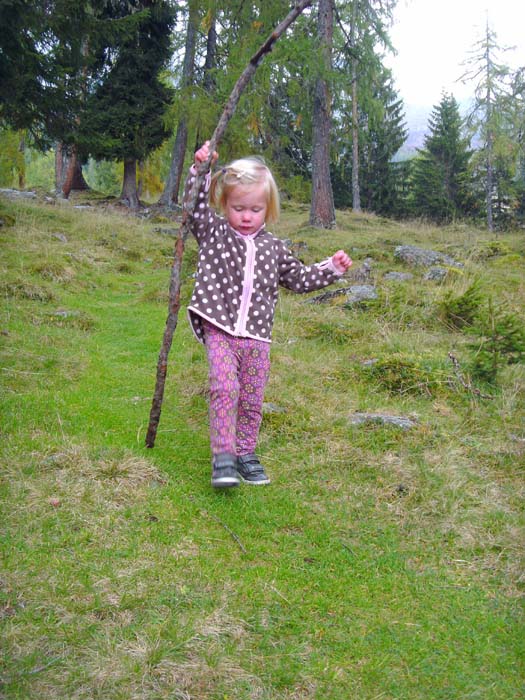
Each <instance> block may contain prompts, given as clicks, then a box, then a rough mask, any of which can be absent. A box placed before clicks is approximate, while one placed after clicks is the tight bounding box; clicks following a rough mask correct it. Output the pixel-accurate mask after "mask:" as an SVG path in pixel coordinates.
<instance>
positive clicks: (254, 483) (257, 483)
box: [240, 474, 271, 486]
mask: <svg viewBox="0 0 525 700" xmlns="http://www.w3.org/2000/svg"><path fill="white" fill-rule="evenodd" d="M240 477H241V479H242V481H243V483H244V484H250V486H267V485H268V484H270V483H271V481H270V479H266V480H265V481H250V479H245V478H244V476H243V475H242V474H241V475H240Z"/></svg>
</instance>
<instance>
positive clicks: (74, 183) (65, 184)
mask: <svg viewBox="0 0 525 700" xmlns="http://www.w3.org/2000/svg"><path fill="white" fill-rule="evenodd" d="M88 189H89V185H88V184H87V182H86V181H85V180H84V175H83V173H82V164H81V163H80V161H79V159H78V154H77V149H76V146H71V147H70V148H68V147H67V146H66V145H65V144H64V143H61V142H60V143H57V145H56V148H55V192H56V193H57V195H58V196H59V197H64V198H65V199H67V198H68V197H69V195H70V193H71V190H88Z"/></svg>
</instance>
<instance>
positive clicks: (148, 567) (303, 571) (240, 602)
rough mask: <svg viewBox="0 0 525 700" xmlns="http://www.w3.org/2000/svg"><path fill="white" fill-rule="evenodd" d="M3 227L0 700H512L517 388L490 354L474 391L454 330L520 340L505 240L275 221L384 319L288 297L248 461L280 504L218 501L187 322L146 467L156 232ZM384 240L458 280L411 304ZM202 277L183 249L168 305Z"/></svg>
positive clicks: (516, 257)
mask: <svg viewBox="0 0 525 700" xmlns="http://www.w3.org/2000/svg"><path fill="white" fill-rule="evenodd" d="M6 214H8V215H9V217H12V218H9V217H7V216H6ZM2 217H3V218H4V221H5V222H6V224H7V223H10V224H11V225H4V226H0V273H1V274H0V291H1V307H0V392H1V393H0V400H1V406H0V409H1V419H0V420H1V422H0V437H1V442H0V460H1V461H0V498H1V508H2V517H1V520H0V528H1V550H0V551H1V556H2V563H1V569H0V624H1V627H2V630H1V638H2V643H1V667H0V697H5V698H6V699H7V698H9V700H15V699H16V700H22V699H24V700H25V699H29V698H31V699H33V698H35V699H36V698H38V699H39V700H50V699H60V700H63V699H67V700H73V699H74V700H95V699H97V700H98V699H100V700H135V699H137V700H139V699H141V700H142V699H144V700H167V699H168V698H169V699H170V700H173V699H175V700H314V699H315V700H379V699H381V700H412V699H416V698H424V699H425V700H438V699H439V700H459V699H465V700H466V699H467V698H468V699H469V700H470V699H477V700H518V699H519V698H523V697H525V668H524V666H525V664H524V658H525V627H524V618H523V600H524V592H525V573H524V566H523V561H524V557H523V543H524V541H525V537H524V534H525V533H524V521H525V518H524V508H523V503H524V500H523V497H524V490H525V489H524V475H525V427H524V426H525V421H524V418H525V410H524V404H525V401H524V394H525V367H524V365H523V363H521V362H508V360H509V359H512V358H511V356H510V355H507V354H505V352H503V351H501V352H494V353H493V354H492V355H491V357H492V358H493V359H495V362H496V365H497V376H496V379H495V380H494V381H492V383H487V382H484V381H483V377H482V376H481V375H479V373H478V374H476V371H475V366H476V358H477V357H478V356H479V348H480V347H481V345H480V342H481V341H480V339H479V335H478V336H476V335H474V334H473V331H474V330H475V329H476V324H477V323H478V326H479V322H478V321H476V318H477V317H478V316H479V315H483V314H485V316H487V315H488V316H487V317H489V318H491V319H492V320H493V321H494V319H496V320H497V319H498V318H502V317H503V316H505V314H506V315H507V316H509V315H510V316H512V317H513V318H515V319H516V318H523V314H524V310H525V277H524V274H523V272H524V262H525V238H524V236H523V233H522V232H521V233H515V234H513V233H507V234H502V235H501V236H500V238H499V239H498V240H497V241H494V240H493V238H490V237H489V236H488V234H486V233H484V232H482V231H480V230H476V229H475V228H472V227H469V226H468V225H454V226H450V227H447V228H433V227H431V226H428V225H425V224H421V223H413V224H406V223H396V222H392V221H386V220H383V219H380V218H378V217H375V216H372V215H365V214H363V215H354V214H352V213H348V212H340V213H339V214H338V227H337V229H335V230H333V231H326V232H321V231H316V230H313V229H311V228H309V227H308V226H307V224H306V221H307V219H308V212H307V210H306V208H304V207H303V208H301V207H297V206H289V207H288V208H286V209H285V211H284V213H283V218H282V222H281V223H280V225H279V228H278V229H277V234H278V235H279V236H281V237H282V238H290V239H291V240H292V241H293V242H294V243H296V242H299V241H301V242H304V243H306V244H307V247H306V248H305V249H304V247H303V250H302V251H301V256H302V257H303V258H304V260H305V261H306V262H313V261H316V260H321V259H323V258H324V257H327V256H328V255H329V254H331V253H333V252H334V251H335V250H337V249H338V248H345V249H346V250H347V251H348V252H349V253H350V254H351V255H352V257H353V258H354V267H355V268H358V267H359V266H360V265H361V264H362V262H363V260H365V259H366V258H371V260H372V262H371V271H372V282H373V283H374V284H375V286H376V289H377V292H378V298H377V299H376V300H373V301H370V302H366V304H362V305H359V306H354V307H349V306H347V305H346V304H345V302H346V297H345V296H344V295H342V296H339V297H336V298H334V300H333V301H332V302H331V303H329V304H310V303H308V301H309V300H308V297H305V296H294V295H292V294H290V293H288V292H286V291H284V290H283V292H282V294H281V300H280V303H279V307H278V312H277V316H276V323H275V329H274V343H273V346H272V374H271V379H270V383H269V385H268V389H267V394H266V401H267V402H268V403H270V404H274V405H275V406H277V409H278V410H276V409H275V407H274V409H273V410H269V411H268V412H267V413H265V416H264V421H263V427H262V432H261V439H260V447H259V453H260V455H261V457H262V458H263V461H264V463H265V464H266V466H267V471H268V473H269V475H270V477H271V479H272V484H271V485H270V486H268V487H259V488H254V487H249V486H242V487H240V488H239V489H235V490H233V491H234V492H232V493H221V492H218V493H217V492H214V491H213V490H212V489H211V487H210V484H209V480H210V455H209V445H208V432H207V379H206V377H207V367H206V360H205V356H204V351H203V349H202V347H201V346H200V345H199V344H198V343H197V342H196V341H195V340H194V339H193V337H192V335H191V332H190V329H189V324H188V323H187V320H186V317H185V309H184V308H183V309H181V314H180V317H179V325H178V328H177V330H176V333H175V337H174V342H173V347H172V350H171V353H170V363H169V371H168V379H167V382H166V393H165V399H164V405H163V411H162V416H161V422H160V426H159V432H158V435H157V441H156V444H155V447H154V448H153V449H147V448H146V447H145V446H144V438H145V433H146V429H147V425H148V419H149V409H150V405H151V398H152V394H153V388H154V382H155V371H156V363H157V356H158V352H159V349H160V343H161V339H162V333H163V330H164V323H165V319H166V312H167V287H168V281H169V270H170V265H171V260H172V254H173V241H172V240H171V239H170V238H169V237H168V236H166V235H163V234H161V233H159V232H157V231H156V229H157V228H158V227H159V226H160V227H161V228H162V227H166V226H167V225H170V224H166V223H160V224H159V223H157V224H155V223H152V222H151V221H147V220H140V219H137V218H134V217H132V216H128V215H125V214H122V213H119V212H116V211H111V210H106V209H103V208H102V207H100V206H99V207H92V208H91V209H85V208H84V209H76V208H74V207H73V206H72V205H71V204H67V205H51V204H46V203H42V202H41V203H16V204H14V203H12V202H7V201H5V202H2V203H1V209H0V218H2ZM400 244H413V245H418V246H422V247H425V248H430V249H432V250H437V251H440V252H443V253H447V254H448V255H451V256H453V257H454V258H455V259H457V260H458V261H461V262H462V263H464V267H462V268H457V269H456V268H450V269H448V274H447V277H446V279H445V280H444V281H442V282H435V281H428V280H425V279H424V275H425V272H426V270H425V269H422V268H409V267H407V266H406V265H403V264H402V263H400V262H399V261H398V260H397V258H396V257H395V256H394V251H395V248H396V246H397V245H400ZM195 260H196V246H195V243H194V242H193V241H191V242H189V243H188V246H187V251H186V255H185V265H184V270H183V278H184V283H183V288H182V297H183V307H184V306H185V304H186V303H187V302H188V300H189V297H190V293H191V289H192V279H191V273H192V271H193V269H194V264H195ZM389 271H403V272H411V273H412V275H413V277H412V278H411V279H409V280H406V281H397V280H389V279H387V278H385V273H387V272H389ZM340 284H342V285H344V286H348V285H350V284H353V282H351V281H347V282H343V283H340ZM473 285H474V287H475V289H476V290H477V291H476V294H477V296H476V297H475V299H474V300H473V298H472V297H471V296H469V290H472V288H473ZM332 289H333V288H332ZM489 299H492V300H493V305H492V306H490V305H489V301H488V300H489ZM490 309H492V311H490ZM469 313H470V316H469ZM491 314H492V316H491ZM458 318H460V319H461V323H459V322H458ZM476 343H477V345H476ZM449 353H452V355H453V356H454V357H455V358H456V359H457V361H458V367H457V368H456V369H455V368H454V365H453V364H452V362H451V361H450V358H449ZM518 359H519V358H518ZM356 412H368V413H380V414H389V415H394V416H403V417H408V418H410V419H411V420H412V421H413V422H414V427H412V428H411V429H408V430H403V429H400V428H398V427H396V426H393V425H383V424H378V423H370V422H367V423H364V424H354V423H353V422H352V417H353V415H354V414H355V413H356Z"/></svg>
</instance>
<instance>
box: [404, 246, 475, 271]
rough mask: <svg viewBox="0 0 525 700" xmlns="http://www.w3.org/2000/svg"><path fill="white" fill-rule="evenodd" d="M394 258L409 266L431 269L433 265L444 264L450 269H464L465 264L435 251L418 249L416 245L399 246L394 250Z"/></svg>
mask: <svg viewBox="0 0 525 700" xmlns="http://www.w3.org/2000/svg"><path fill="white" fill-rule="evenodd" d="M394 257H395V258H396V259H397V260H401V261H402V262H404V263H406V264H407V265H414V266H417V265H422V266H423V267H430V266H431V265H437V264H438V263H442V264H443V265H449V266H450V267H463V263H460V262H457V261H456V260H454V258H451V257H450V255H445V254H444V253H438V252H437V251H435V250H427V249H425V248H418V247H417V246H414V245H398V246H397V247H396V248H395V250H394Z"/></svg>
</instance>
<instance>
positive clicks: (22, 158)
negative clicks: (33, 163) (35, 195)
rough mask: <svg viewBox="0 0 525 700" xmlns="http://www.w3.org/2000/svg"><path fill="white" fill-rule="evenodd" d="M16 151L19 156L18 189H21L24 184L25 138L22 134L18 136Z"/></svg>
mask: <svg viewBox="0 0 525 700" xmlns="http://www.w3.org/2000/svg"><path fill="white" fill-rule="evenodd" d="M18 152H19V153H20V158H18V159H17V160H18V165H17V170H18V189H19V190H23V189H25V186H26V159H25V155H26V139H25V136H24V135H22V136H21V138H20V143H19V144H18Z"/></svg>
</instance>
